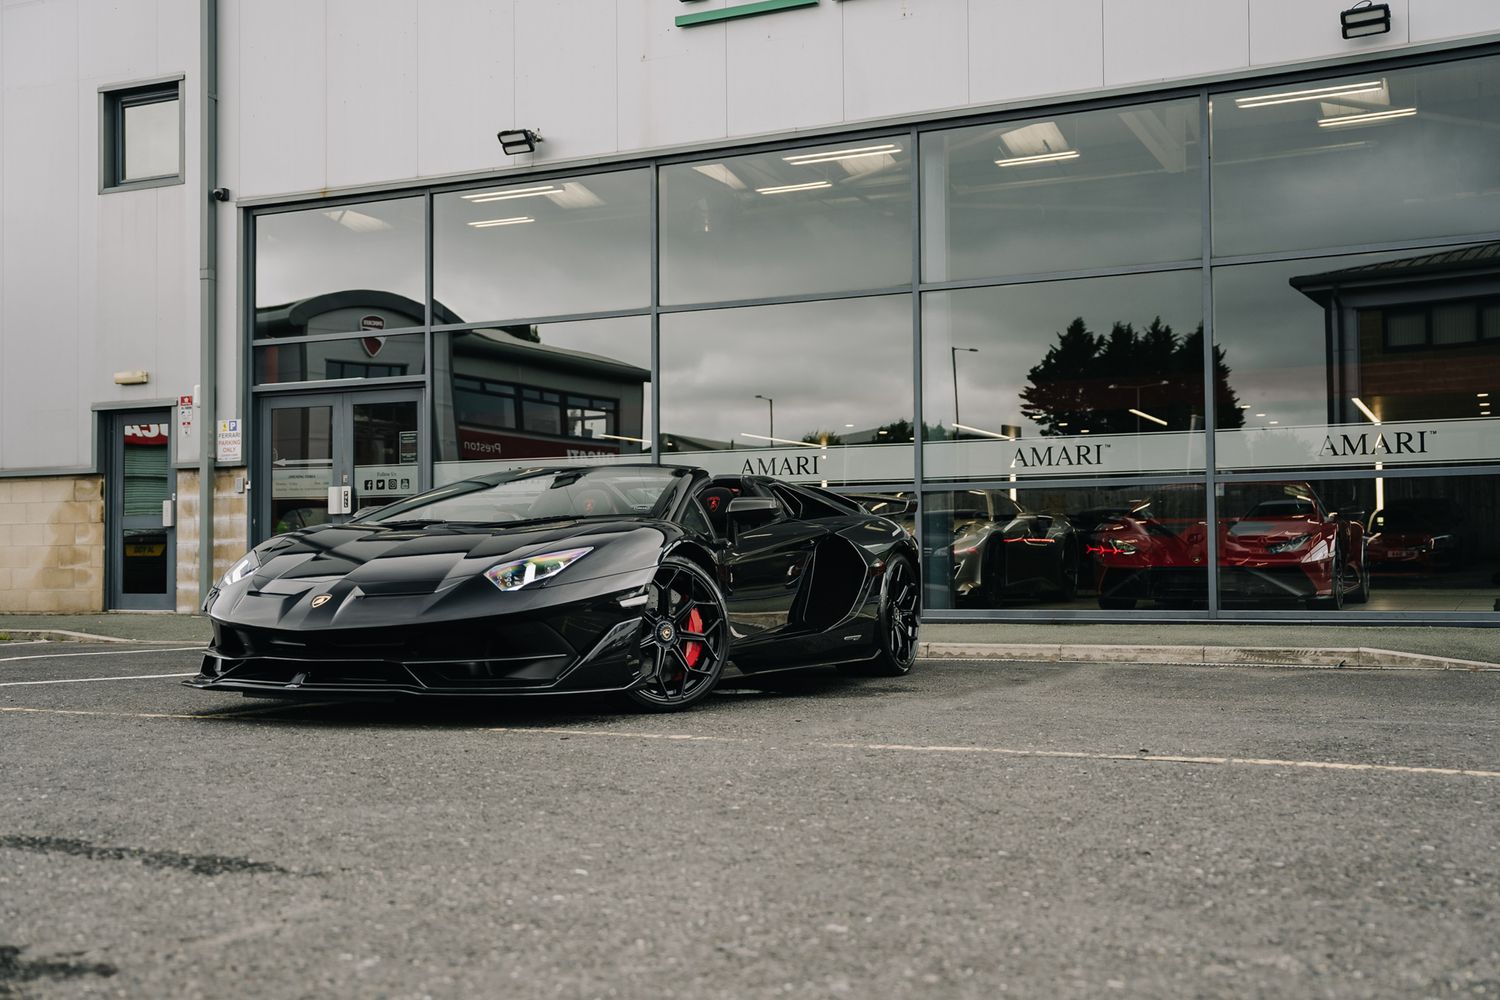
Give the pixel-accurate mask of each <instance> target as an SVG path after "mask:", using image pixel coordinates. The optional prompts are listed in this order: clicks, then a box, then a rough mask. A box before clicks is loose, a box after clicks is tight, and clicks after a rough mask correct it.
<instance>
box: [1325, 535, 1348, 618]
mask: <svg viewBox="0 0 1500 1000" xmlns="http://www.w3.org/2000/svg"><path fill="white" fill-rule="evenodd" d="M1328 574H1329V577H1330V579H1329V581H1328V584H1329V586H1328V596H1327V597H1325V598H1323V600H1322V604H1323V607H1325V608H1327V609H1328V610H1329V611H1342V610H1344V547H1343V546H1342V545H1338V544H1335V545H1334V547H1333V565H1332V566H1330V567H1329V568H1328Z"/></svg>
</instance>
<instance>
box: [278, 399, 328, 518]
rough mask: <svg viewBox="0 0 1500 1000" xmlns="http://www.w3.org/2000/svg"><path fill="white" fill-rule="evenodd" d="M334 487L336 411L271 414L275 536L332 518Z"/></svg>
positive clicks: (312, 409)
mask: <svg viewBox="0 0 1500 1000" xmlns="http://www.w3.org/2000/svg"><path fill="white" fill-rule="evenodd" d="M332 485H333V407H331V406H286V407H277V408H276V409H273V410H272V411H271V533H272V534H273V535H279V534H281V533H282V532H283V531H293V530H295V529H297V528H305V527H307V526H308V525H311V524H323V523H324V522H326V521H327V520H328V487H330V486H332Z"/></svg>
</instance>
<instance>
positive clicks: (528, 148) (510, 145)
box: [495, 128, 542, 156]
mask: <svg viewBox="0 0 1500 1000" xmlns="http://www.w3.org/2000/svg"><path fill="white" fill-rule="evenodd" d="M495 138H496V139H499V140H500V148H501V149H503V150H504V151H505V155H506V156H515V155H516V154H518V153H534V152H536V144H537V143H539V142H541V141H542V133H540V132H538V131H537V130H536V129H534V128H513V129H506V130H505V131H503V132H497V133H495Z"/></svg>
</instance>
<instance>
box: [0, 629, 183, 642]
mask: <svg viewBox="0 0 1500 1000" xmlns="http://www.w3.org/2000/svg"><path fill="white" fill-rule="evenodd" d="M0 632H4V633H5V634H6V635H8V636H11V637H12V638H19V637H23V636H24V637H26V638H30V639H47V640H51V641H53V642H119V643H140V644H143V645H148V646H149V645H161V646H165V645H174V646H175V645H181V644H182V643H184V642H194V641H196V640H193V639H181V640H179V639H124V638H121V637H120V636H117V635H96V634H94V633H93V632H73V631H70V630H68V629H64V628H4V629H0Z"/></svg>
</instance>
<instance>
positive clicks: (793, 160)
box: [661, 135, 912, 303]
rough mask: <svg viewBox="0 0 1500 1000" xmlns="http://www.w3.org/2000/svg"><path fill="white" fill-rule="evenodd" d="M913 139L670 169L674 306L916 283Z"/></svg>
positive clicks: (667, 241) (665, 209) (664, 183)
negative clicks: (913, 264)
mask: <svg viewBox="0 0 1500 1000" xmlns="http://www.w3.org/2000/svg"><path fill="white" fill-rule="evenodd" d="M909 146H910V143H909V142H908V141H907V137H906V136H904V135H899V136H891V137H889V138H885V139H861V140H858V141H851V142H846V143H842V144H839V145H833V146H814V147H805V148H801V149H790V150H782V151H779V152H775V153H757V154H755V155H753V156H736V157H731V158H728V159H723V160H715V161H712V162H706V163H692V164H680V165H676V166H668V167H663V168H662V169H661V254H662V260H661V296H662V301H663V302H665V303H680V302H710V301H719V300H730V299H749V298H759V297H763V296H771V295H792V294H798V293H804V292H832V291H851V290H856V289H861V288H886V287H890V286H893V285H901V284H909V283H910V282H911V250H912V247H911V150H910V149H909V148H908V147H909Z"/></svg>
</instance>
